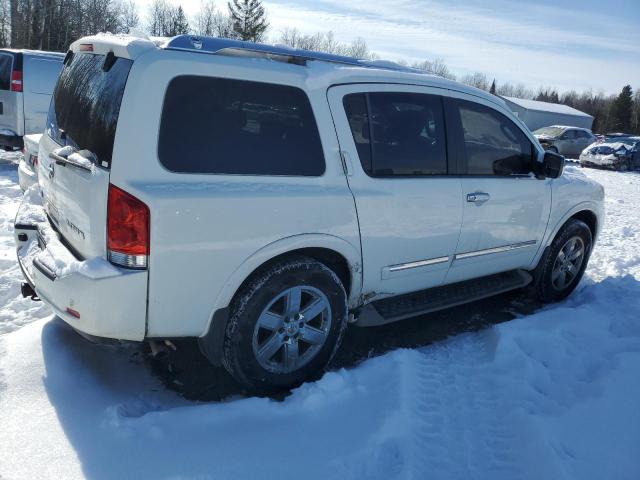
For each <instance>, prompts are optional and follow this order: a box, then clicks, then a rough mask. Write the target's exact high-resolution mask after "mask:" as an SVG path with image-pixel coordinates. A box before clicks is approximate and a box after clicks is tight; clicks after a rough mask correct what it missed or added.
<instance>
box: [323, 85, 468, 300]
mask: <svg viewBox="0 0 640 480" xmlns="http://www.w3.org/2000/svg"><path fill="white" fill-rule="evenodd" d="M444 92H446V90H445V91H444ZM442 93H443V90H441V89H437V88H426V87H417V86H401V85H380V84H370V85H366V84H365V85H363V84H358V85H345V86H337V87H332V88H331V89H330V90H329V92H328V99H329V104H330V107H331V112H332V115H333V119H334V123H335V127H336V131H337V134H338V140H339V143H340V149H341V154H342V157H343V159H344V163H345V166H346V170H347V172H348V177H347V178H348V182H349V186H350V188H351V191H352V192H353V196H354V198H355V203H356V208H357V212H358V221H359V224H360V235H361V242H362V256H363V293H364V294H365V296H368V298H374V297H379V296H387V295H391V294H400V293H406V292H411V291H416V290H422V289H425V288H429V287H433V286H437V285H440V284H442V282H443V281H444V278H445V276H446V273H447V271H448V269H449V266H450V264H451V261H452V259H453V254H454V252H455V246H456V243H457V241H458V236H459V233H460V225H461V222H462V212H463V204H462V202H461V197H460V195H461V182H460V179H459V178H455V177H450V176H448V162H447V148H446V135H445V123H444V113H443V99H442V97H441V94H442Z"/></svg>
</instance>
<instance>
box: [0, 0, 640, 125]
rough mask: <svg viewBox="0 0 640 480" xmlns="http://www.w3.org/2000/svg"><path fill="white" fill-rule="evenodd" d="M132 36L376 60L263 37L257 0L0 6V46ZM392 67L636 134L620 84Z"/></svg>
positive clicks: (305, 38)
mask: <svg viewBox="0 0 640 480" xmlns="http://www.w3.org/2000/svg"><path fill="white" fill-rule="evenodd" d="M132 31H140V32H144V33H147V34H149V35H151V36H157V37H172V36H175V35H179V34H185V33H191V34H195V35H207V36H216V37H223V38H235V39H241V40H250V41H256V42H270V43H275V44H283V45H288V46H291V47H294V48H301V49H305V50H316V51H322V52H327V53H334V54H338V55H347V56H353V57H357V58H363V59H369V60H373V59H377V55H376V54H375V52H372V51H371V50H370V49H369V47H368V46H367V43H366V42H365V40H364V39H362V38H356V39H355V40H354V41H352V42H350V43H345V42H341V41H338V40H337V39H336V38H335V36H334V34H333V33H332V32H318V33H315V34H303V33H301V32H300V31H299V30H297V29H296V28H285V29H284V30H282V31H281V32H279V33H278V34H272V35H270V36H268V35H267V33H268V32H269V22H268V19H267V16H266V12H265V10H264V7H263V6H262V3H261V1H260V0H230V1H229V2H228V4H227V9H226V11H221V10H219V9H218V8H217V7H216V4H215V2H214V0H202V1H201V4H200V8H199V10H198V12H197V13H196V14H195V15H193V16H191V17H189V16H188V15H187V14H186V13H185V11H184V9H183V8H182V6H181V5H180V4H175V3H172V2H170V1H169V0H153V1H152V3H151V4H150V5H149V7H148V9H147V11H146V12H143V14H142V15H141V13H140V12H139V9H138V6H137V4H136V3H135V0H0V47H6V46H10V47H13V48H31V49H38V50H53V51H65V50H66V49H67V48H68V47H69V45H70V44H71V43H72V42H73V41H75V40H76V39H78V38H80V37H83V36H86V35H91V34H94V33H96V32H112V33H129V32H132ZM399 63H401V64H403V65H406V66H409V67H413V68H416V69H418V70H421V71H425V72H428V73H432V74H434V75H439V76H441V77H444V78H449V79H453V80H458V81H460V82H462V83H465V84H467V85H471V86H474V87H477V88H480V89H482V90H486V91H488V92H491V93H493V94H496V95H500V96H507V97H517V98H524V99H531V100H541V101H545V102H552V103H561V104H564V105H568V106H570V107H573V108H576V109H578V110H581V111H583V112H586V113H588V114H590V115H592V116H593V117H594V123H593V130H594V131H597V132H612V131H625V132H631V133H638V134H640V88H636V91H635V93H634V91H633V89H632V87H631V85H626V86H624V87H623V88H622V90H621V92H620V93H619V94H618V95H606V94H604V93H603V92H593V91H591V90H589V91H583V92H577V91H574V90H572V91H569V92H563V93H560V92H558V91H557V90H556V89H554V88H549V87H541V88H539V89H538V90H532V89H530V88H527V87H526V86H525V85H524V84H522V83H519V84H513V83H510V82H498V81H496V79H493V80H492V81H489V78H490V77H488V76H487V75H486V74H485V73H482V72H474V73H470V74H465V75H463V76H460V77H457V76H456V75H455V74H454V73H453V72H452V71H451V70H450V69H449V67H448V66H447V65H446V63H445V62H444V60H443V59H439V58H436V59H433V60H425V61H422V62H414V63H409V62H403V61H400V62H399Z"/></svg>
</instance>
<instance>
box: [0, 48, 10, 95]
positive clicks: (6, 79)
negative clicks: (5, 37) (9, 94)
mask: <svg viewBox="0 0 640 480" xmlns="http://www.w3.org/2000/svg"><path fill="white" fill-rule="evenodd" d="M12 63H13V57H12V56H11V55H7V54H0V90H9V89H10V88H11V65H12Z"/></svg>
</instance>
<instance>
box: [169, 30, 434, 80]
mask: <svg viewBox="0 0 640 480" xmlns="http://www.w3.org/2000/svg"><path fill="white" fill-rule="evenodd" d="M162 48H164V49H167V50H187V51H191V52H202V53H210V54H219V55H237V56H251V57H267V58H274V57H275V59H280V60H283V61H286V62H287V63H294V64H298V65H305V64H306V62H307V61H308V60H320V61H324V62H331V63H339V64H344V65H353V66H358V67H370V68H381V69H385V70H395V71H403V72H413V73H425V72H422V71H421V70H417V69H414V68H410V67H405V66H403V65H399V64H397V63H393V62H388V61H366V60H359V59H357V58H354V57H347V56H343V55H334V54H331V53H323V52H314V51H311V50H300V49H297V48H291V47H287V46H283V45H266V44H263V43H254V42H246V41H243V40H232V39H229V38H217V37H204V36H194V35H178V36H177V37H173V38H172V39H170V40H169V41H167V42H166V43H165V44H164V45H163V46H162Z"/></svg>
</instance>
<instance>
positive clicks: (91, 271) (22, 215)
mask: <svg viewBox="0 0 640 480" xmlns="http://www.w3.org/2000/svg"><path fill="white" fill-rule="evenodd" d="M14 235H15V241H16V248H17V253H18V262H19V264H20V268H21V269H22V273H23V275H24V277H25V280H26V281H27V282H28V283H29V284H30V285H31V286H32V287H33V288H34V290H35V291H36V293H37V295H38V296H39V297H40V298H41V299H42V300H43V301H44V302H45V303H46V304H47V305H49V306H50V307H51V308H52V309H53V310H54V312H55V313H56V314H57V315H58V316H59V317H60V318H62V319H63V320H64V321H65V322H67V323H68V324H69V325H71V326H72V327H73V328H74V329H76V330H79V331H80V332H83V333H85V334H87V335H91V336H94V337H103V338H113V339H119V340H134V341H140V340H143V339H144V336H145V331H146V313H147V301H146V300H147V272H146V271H144V272H141V271H129V270H125V269H121V268H118V267H115V266H114V265H112V264H111V263H109V262H107V261H106V260H105V259H104V258H101V257H96V258H92V259H87V260H81V259H77V258H75V257H74V256H73V254H72V253H71V251H70V250H69V249H68V248H67V247H66V246H65V245H64V244H63V243H62V241H61V240H60V237H59V236H58V234H57V233H56V232H55V230H54V229H53V228H52V227H51V225H50V223H49V221H48V219H47V217H46V215H45V213H44V210H43V208H42V206H41V205H40V204H39V192H38V189H37V187H34V188H32V189H29V190H28V191H27V192H26V193H25V196H24V199H23V201H22V204H21V205H20V208H19V210H18V214H17V216H16V221H15V234H14Z"/></svg>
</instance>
